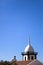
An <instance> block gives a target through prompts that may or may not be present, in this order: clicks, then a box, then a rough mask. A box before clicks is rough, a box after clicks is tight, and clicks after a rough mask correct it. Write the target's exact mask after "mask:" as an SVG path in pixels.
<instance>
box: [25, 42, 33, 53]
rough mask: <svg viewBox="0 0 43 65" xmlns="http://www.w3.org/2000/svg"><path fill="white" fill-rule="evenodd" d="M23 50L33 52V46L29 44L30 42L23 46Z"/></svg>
mask: <svg viewBox="0 0 43 65" xmlns="http://www.w3.org/2000/svg"><path fill="white" fill-rule="evenodd" d="M24 52H25V53H26V52H34V49H33V47H32V46H31V45H30V43H29V44H28V45H27V47H26V48H25V50H24Z"/></svg>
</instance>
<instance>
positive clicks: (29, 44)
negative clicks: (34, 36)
mask: <svg viewBox="0 0 43 65" xmlns="http://www.w3.org/2000/svg"><path fill="white" fill-rule="evenodd" d="M28 44H29V45H30V36H29V39H28Z"/></svg>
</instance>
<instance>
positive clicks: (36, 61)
mask: <svg viewBox="0 0 43 65" xmlns="http://www.w3.org/2000/svg"><path fill="white" fill-rule="evenodd" d="M27 65H43V63H42V62H40V61H38V60H33V61H32V62H30V63H29V64H27Z"/></svg>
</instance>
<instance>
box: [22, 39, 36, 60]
mask: <svg viewBox="0 0 43 65" xmlns="http://www.w3.org/2000/svg"><path fill="white" fill-rule="evenodd" d="M34 59H37V52H34V49H33V47H32V46H31V44H30V39H29V43H28V45H27V47H26V48H25V50H24V52H22V60H23V61H28V60H34Z"/></svg>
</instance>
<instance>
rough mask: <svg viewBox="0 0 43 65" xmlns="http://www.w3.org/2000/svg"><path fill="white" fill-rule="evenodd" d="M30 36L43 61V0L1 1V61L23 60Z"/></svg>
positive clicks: (39, 57)
mask: <svg viewBox="0 0 43 65" xmlns="http://www.w3.org/2000/svg"><path fill="white" fill-rule="evenodd" d="M29 36H30V40H31V45H32V46H33V48H34V50H35V51H36V52H38V56H37V57H38V59H39V60H40V61H43V0H0V60H12V58H13V56H14V55H16V57H17V60H21V59H22V56H21V52H23V51H24V49H25V47H26V46H27V45H28V38H29Z"/></svg>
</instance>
